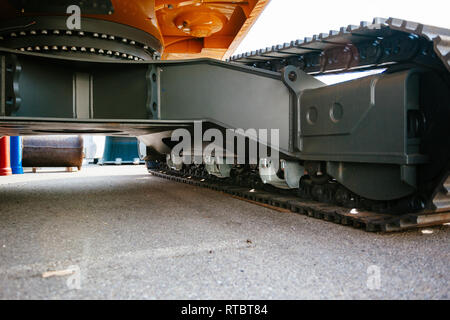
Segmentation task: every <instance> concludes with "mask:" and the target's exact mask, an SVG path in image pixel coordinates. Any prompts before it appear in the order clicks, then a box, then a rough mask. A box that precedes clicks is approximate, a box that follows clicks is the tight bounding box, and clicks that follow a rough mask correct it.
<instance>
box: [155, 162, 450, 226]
mask: <svg viewBox="0 0 450 320" xmlns="http://www.w3.org/2000/svg"><path fill="white" fill-rule="evenodd" d="M149 172H150V173H151V174H152V175H154V176H156V177H160V178H164V179H168V180H172V181H176V182H181V183H185V184H189V185H193V186H198V187H203V188H208V189H212V190H216V191H220V192H225V193H227V194H230V195H233V196H236V197H239V198H242V199H246V200H250V201H253V202H258V203H261V204H263V205H270V206H273V207H278V208H282V209H286V210H290V211H291V212H294V213H299V214H303V215H306V216H309V217H313V218H316V219H322V220H325V221H329V222H333V223H337V224H341V225H346V226H351V227H354V228H358V229H363V230H365V231H368V232H393V231H401V230H407V229H412V228H418V227H425V226H433V225H441V224H444V223H449V222H450V212H422V213H417V214H403V215H391V214H384V213H376V212H371V211H362V210H356V209H348V208H343V207H338V206H334V205H330V204H324V203H320V202H316V201H309V200H302V199H299V198H298V197H295V196H293V195H289V194H282V193H281V192H280V193H272V192H270V193H269V192H266V191H262V190H249V188H245V187H241V186H235V185H232V184H230V183H229V182H228V181H211V180H209V179H204V178H198V177H194V176H188V175H183V174H181V173H180V172H177V171H171V170H152V169H149Z"/></svg>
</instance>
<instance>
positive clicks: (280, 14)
mask: <svg viewBox="0 0 450 320" xmlns="http://www.w3.org/2000/svg"><path fill="white" fill-rule="evenodd" d="M375 17H383V18H389V17H394V18H400V19H405V20H410V21H416V22H420V23H424V24H429V25H434V26H438V27H444V28H448V29H450V0H447V1H444V0H422V1H417V0H409V1H405V0H370V1H365V0H359V1H357V0H348V1H345V0H341V1H339V0H315V1H314V0H272V1H271V2H270V3H269V5H268V6H267V7H266V9H265V10H264V12H263V13H262V15H261V16H260V17H259V19H258V20H257V21H256V23H255V24H254V26H253V28H252V29H251V30H250V32H249V33H248V35H247V37H246V38H245V39H244V40H243V41H242V43H241V45H240V46H239V47H238V49H237V50H236V52H235V53H234V54H238V53H243V52H247V51H252V50H257V49H261V48H265V47H269V46H272V45H276V44H282V43H284V42H290V41H291V40H296V39H303V38H304V37H310V36H312V35H314V34H318V33H322V32H325V33H328V32H329V30H339V28H340V27H343V26H347V25H349V24H355V25H359V22H360V21H370V22H371V21H372V20H373V18H375Z"/></svg>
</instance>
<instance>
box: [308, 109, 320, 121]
mask: <svg viewBox="0 0 450 320" xmlns="http://www.w3.org/2000/svg"><path fill="white" fill-rule="evenodd" d="M318 118H319V112H318V111H317V108H316V107H310V108H309V109H308V111H307V112H306V121H308V123H309V124H311V125H313V124H315V123H316V122H317V119H318Z"/></svg>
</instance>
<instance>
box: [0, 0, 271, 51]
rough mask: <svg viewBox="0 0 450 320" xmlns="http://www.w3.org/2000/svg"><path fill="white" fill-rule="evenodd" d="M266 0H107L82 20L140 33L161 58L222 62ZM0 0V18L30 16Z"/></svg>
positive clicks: (28, 13) (29, 13) (260, 10)
mask: <svg viewBox="0 0 450 320" xmlns="http://www.w3.org/2000/svg"><path fill="white" fill-rule="evenodd" d="M269 1H270V0H221V1H215V0H111V3H112V5H113V7H114V12H112V13H111V14H104V15H83V14H82V16H83V17H89V18H95V19H99V20H107V21H112V22H116V23H120V24H124V25H128V26H131V27H134V28H137V29H140V30H143V31H145V32H147V33H149V34H151V35H153V36H154V37H155V38H156V39H158V40H159V41H160V42H161V44H162V45H163V52H162V59H187V58H199V57H210V58H216V59H225V58H228V57H229V56H230V55H231V54H232V53H233V51H234V50H235V49H236V47H237V46H238V44H239V43H240V42H241V41H242V39H243V38H244V36H245V35H246V33H247V32H248V31H249V29H250V27H251V26H252V25H253V23H254V22H255V20H256V19H257V18H258V16H259V15H260V14H261V12H262V11H263V10H264V8H265V7H266V5H267V4H268V3H269ZM36 15H43V14H34V13H33V12H21V10H18V9H15V8H14V7H13V6H11V5H10V4H8V1H0V19H8V18H15V17H20V16H36Z"/></svg>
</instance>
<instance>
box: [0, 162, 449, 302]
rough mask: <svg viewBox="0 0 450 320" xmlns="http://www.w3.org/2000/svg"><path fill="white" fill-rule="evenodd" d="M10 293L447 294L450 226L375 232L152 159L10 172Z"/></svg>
mask: <svg viewBox="0 0 450 320" xmlns="http://www.w3.org/2000/svg"><path fill="white" fill-rule="evenodd" d="M0 219H1V220H0V298H1V299H449V280H450V273H449V265H450V264H449V262H450V250H449V249H450V243H449V235H450V226H448V225H441V226H438V227H432V228H426V230H424V229H417V230H412V231H407V232H398V233H388V234H383V233H367V232H365V231H362V230H358V229H353V228H350V227H345V226H341V225H337V224H333V223H329V222H325V221H322V220H316V219H313V218H309V217H305V216H302V215H298V214H294V213H289V212H280V211H276V210H272V209H269V208H265V207H262V206H258V205H255V204H252V203H248V202H245V201H242V200H239V199H236V198H233V197H231V196H229V195H227V194H224V193H220V192H217V191H212V190H208V189H203V188H200V187H194V186H188V185H184V184H180V183H176V182H172V181H167V180H164V179H161V178H158V177H154V176H151V175H150V174H148V173H147V171H146V169H145V167H144V166H103V167H99V166H89V167H86V168H83V170H82V171H81V172H73V173H68V172H64V171H63V169H54V170H45V171H42V172H38V173H35V174H33V173H26V174H24V175H22V176H12V177H0Z"/></svg>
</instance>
